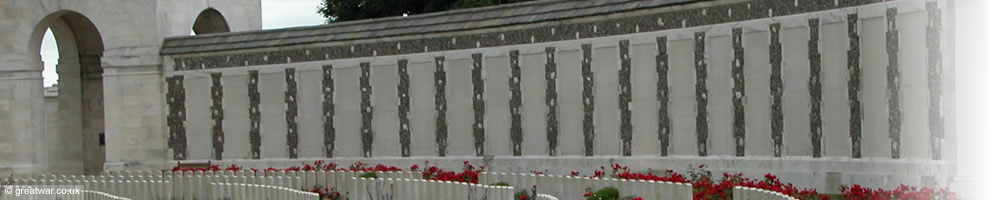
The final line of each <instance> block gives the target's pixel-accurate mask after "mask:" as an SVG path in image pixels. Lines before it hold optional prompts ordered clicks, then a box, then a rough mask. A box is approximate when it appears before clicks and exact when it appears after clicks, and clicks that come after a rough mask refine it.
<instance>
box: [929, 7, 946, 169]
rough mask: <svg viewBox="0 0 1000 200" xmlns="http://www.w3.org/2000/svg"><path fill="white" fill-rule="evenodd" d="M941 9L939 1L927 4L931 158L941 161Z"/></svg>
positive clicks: (942, 130) (942, 117) (942, 118)
mask: <svg viewBox="0 0 1000 200" xmlns="http://www.w3.org/2000/svg"><path fill="white" fill-rule="evenodd" d="M941 15H942V13H941V8H939V7H938V2H937V1H932V2H927V17H928V19H927V68H928V69H927V88H928V89H929V90H930V100H931V101H930V107H929V108H928V109H929V115H930V122H928V123H927V125H928V126H929V128H930V131H931V157H932V158H933V159H934V160H941V141H943V140H944V116H943V113H941V74H942V73H943V71H942V69H941V65H942V61H941V58H942V57H941V30H942V27H943V25H942V24H941Z"/></svg>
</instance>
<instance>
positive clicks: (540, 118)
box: [0, 0, 957, 192]
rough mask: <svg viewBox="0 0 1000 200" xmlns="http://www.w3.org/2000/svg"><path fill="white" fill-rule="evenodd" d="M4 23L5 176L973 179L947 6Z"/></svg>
mask: <svg viewBox="0 0 1000 200" xmlns="http://www.w3.org/2000/svg"><path fill="white" fill-rule="evenodd" d="M0 15H3V16H4V18H3V19H0V24H4V25H3V26H0V34H3V35H7V37H3V38H0V44H2V45H0V55H2V56H3V57H0V63H2V64H0V94H2V96H0V125H2V126H0V174H5V173H16V174H26V173H44V172H65V173H82V172H86V173H96V172H99V171H102V170H126V169H129V170H130V169H156V170H159V169H166V168H169V167H171V166H173V165H175V164H177V163H178V162H180V163H206V162H214V163H225V164H229V163H237V164H242V165H246V166H251V167H261V168H266V167H269V166H274V167H281V166H288V165H298V164H300V163H302V162H310V161H312V160H316V159H327V160H334V161H336V162H341V163H350V162H354V161H365V162H372V163H375V162H377V163H386V164H394V165H400V166H409V165H410V164H414V163H420V162H423V161H424V160H428V161H430V162H432V163H437V165H441V166H454V165H457V164H459V163H461V161H463V160H469V161H473V162H475V163H479V164H483V165H486V166H489V167H490V169H492V170H496V171H519V172H526V171H528V170H539V169H549V170H550V171H551V172H554V173H568V172H569V171H571V170H575V171H590V170H593V169H594V168H596V167H598V166H601V165H608V164H611V163H624V164H628V165H631V166H633V167H634V168H641V169H651V170H663V169H678V170H683V169H685V168H687V167H688V166H689V165H699V164H708V165H709V166H710V168H712V169H714V170H719V171H741V172H744V173H746V174H748V175H752V176H761V175H762V174H764V173H769V172H771V173H776V174H779V175H781V176H782V177H785V178H784V179H787V180H788V181H790V182H792V183H795V184H796V185H797V186H801V187H809V188H818V189H820V191H829V192H834V191H839V186H840V185H841V184H854V183H857V184H864V185H869V186H876V187H886V186H894V185H898V184H900V183H907V184H914V185H941V184H944V183H946V182H947V181H948V180H949V178H951V177H953V176H954V175H955V160H956V154H957V153H956V147H955V139H954V138H956V133H955V131H954V130H955V125H954V121H953V120H952V116H954V114H955V113H954V112H955V111H954V109H953V107H952V106H950V105H952V104H953V102H954V96H955V95H954V93H955V92H954V84H953V82H954V75H953V74H954V64H953V62H954V59H952V58H951V57H950V55H952V54H951V53H950V52H951V51H952V48H954V45H952V42H951V41H952V40H953V39H952V38H954V32H953V31H952V30H953V29H952V28H951V27H952V26H953V25H952V23H950V22H952V21H954V3H953V2H952V1H948V0H897V1H885V2H883V1H881V0H836V1H834V0H830V1H827V0H757V1H749V0H725V1H709V2H703V1H695V0H661V1H653V0H646V1H619V0H615V1H537V2H529V3H520V4H512V5H504V6H497V7H487V8H476V9H467V10H456V11H448V12H443V13H433V14H424V15H413V16H406V17H394V18H385V19H374V20H363V21H356V22H345V23H337V24H330V25H320V26H311V27H297V28H287V29H278V30H259V29H260V3H259V2H258V1H254V0H209V1H188V0H141V1H127V2H119V1H112V0H91V1H71V0H42V1H37V0H13V1H6V2H3V3H0ZM49 27H51V28H52V30H53V32H54V33H55V36H56V37H57V39H58V40H59V41H60V43H59V47H60V52H61V55H63V56H62V58H61V59H60V63H59V74H60V76H61V77H60V84H59V86H60V88H59V95H58V98H57V99H55V100H56V101H58V106H57V108H56V110H57V111H50V109H52V108H49V107H47V106H45V104H43V103H42V102H43V101H42V99H43V94H42V93H41V92H39V91H42V87H41V85H42V84H41V77H40V73H39V72H40V70H41V66H42V65H41V63H40V59H39V56H38V54H37V52H38V46H39V44H40V39H41V34H42V33H43V32H44V30H45V28H49ZM192 29H193V30H194V32H196V33H198V35H194V36H188V34H189V32H191V30H192ZM230 31H231V33H220V32H230ZM65 41H68V42H65ZM69 55H78V56H69ZM46 101H49V100H46ZM47 112H48V113H51V112H57V113H58V114H57V115H55V116H57V118H58V124H55V125H49V124H47V122H45V120H39V119H43V118H45V117H43V116H46V114H45V113H47ZM53 127H55V128H53ZM52 129H56V130H58V131H55V132H54V131H53V130H52ZM102 133H103V136H101V134H102ZM53 134H55V135H53ZM53 137H58V138H60V139H53ZM102 137H103V138H102ZM101 140H103V141H101ZM101 142H106V145H98V144H100V143H101Z"/></svg>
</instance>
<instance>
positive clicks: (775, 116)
mask: <svg viewBox="0 0 1000 200" xmlns="http://www.w3.org/2000/svg"><path fill="white" fill-rule="evenodd" d="M770 31H771V45H770V53H771V58H770V62H771V144H773V145H774V157H781V149H782V146H783V145H782V144H783V142H782V134H784V131H785V129H784V126H785V121H784V117H785V114H784V113H783V111H782V109H781V97H782V96H783V94H784V91H783V89H784V82H785V81H784V80H783V79H782V78H781V24H778V23H774V24H771V26H770Z"/></svg>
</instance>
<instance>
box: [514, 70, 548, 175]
mask: <svg viewBox="0 0 1000 200" xmlns="http://www.w3.org/2000/svg"><path fill="white" fill-rule="evenodd" d="M520 62H521V97H522V99H521V100H522V103H523V105H524V107H523V109H521V116H522V118H521V119H523V120H524V121H523V122H522V123H521V124H522V125H523V128H524V129H523V130H524V141H523V142H521V153H522V155H525V156H530V155H549V150H548V149H549V142H548V137H547V135H546V134H547V132H546V127H547V126H548V124H547V123H546V120H545V112H546V110H547V109H548V108H546V106H545V54H544V52H535V53H528V52H525V51H521V61H520Z"/></svg>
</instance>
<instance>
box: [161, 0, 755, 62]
mask: <svg viewBox="0 0 1000 200" xmlns="http://www.w3.org/2000/svg"><path fill="white" fill-rule="evenodd" d="M699 1H704V0H655V1H649V0H645V1H634V0H601V1H567V0H541V1H530V2H523V3H516V4H507V5H501V6H492V7H482V8H472V9H461V10H454V11H445V12H436V13H427V14H420V15H412V16H407V17H387V18H378V19H369V20H355V21H349V22H339V23H334V24H326V25H316V26H303V27H291V28H283V29H271V30H259V31H246V32H233V33H220V34H208V35H199V36H176V37H169V38H167V39H165V42H164V44H163V51H162V53H163V54H179V53H192V52H204V51H221V50H233V49H243V48H257V47H270V46H286V45H295V44H307V43H318V42H330V41H342V40H358V39H367V38H380V37H389V36H396V35H416V34H424V33H435V32H448V31H458V30H468V29H480V28H491V27H498V26H509V25H516V24H524V23H536V22H542V21H551V20H560V19H572V18H577V17H584V16H590V15H600V14H608V13H615V12H624V11H628V10H636V9H646V8H655V7H663V6H673V5H679V4H685V3H692V2H699ZM727 1H735V0H727ZM740 1H742V0H740ZM265 41H266V42H265Z"/></svg>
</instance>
